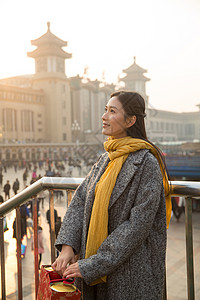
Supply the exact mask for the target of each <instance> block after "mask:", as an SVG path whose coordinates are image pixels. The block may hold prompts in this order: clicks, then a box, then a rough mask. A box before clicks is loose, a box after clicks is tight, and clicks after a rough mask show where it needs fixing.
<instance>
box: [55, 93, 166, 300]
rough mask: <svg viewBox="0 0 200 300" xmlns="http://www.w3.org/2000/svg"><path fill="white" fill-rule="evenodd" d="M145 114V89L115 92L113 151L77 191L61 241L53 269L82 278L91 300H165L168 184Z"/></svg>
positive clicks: (107, 129)
mask: <svg viewBox="0 0 200 300" xmlns="http://www.w3.org/2000/svg"><path fill="white" fill-rule="evenodd" d="M144 117H145V101H144V99H143V98H142V97H141V96H140V95H139V94H138V93H133V92H126V91H120V92H115V93H113V94H112V95H111V98H110V100H109V101H108V103H107V105H106V108H105V113H104V115H103V116H102V120H103V130H102V133H103V134H104V135H107V136H109V138H108V139H107V141H106V142H105V143H104V147H105V150H106V151H107V152H106V153H104V154H103V155H102V156H101V157H100V158H99V160H98V161H97V163H96V164H95V165H94V166H93V168H92V169H91V171H90V173H89V174H88V176H87V177H86V178H85V180H84V181H83V183H82V184H81V185H80V186H79V188H78V189H77V190H76V192H75V195H74V197H73V200H72V202H71V204H70V207H69V209H68V211H67V213H66V215H65V217H64V220H63V224H62V227H61V230H60V233H59V235H58V238H57V241H56V247H57V249H58V250H59V251H61V253H60V255H59V257H58V258H57V259H56V261H55V262H54V263H53V264H52V267H53V268H54V270H55V271H57V272H58V273H60V274H61V275H62V276H64V277H65V276H66V277H67V278H69V277H76V278H77V281H76V282H77V286H78V287H79V288H80V289H81V291H82V295H83V299H86V300H92V299H98V300H100V299H102V300H105V299H108V300H109V299H110V300H114V299H115V300H118V299H120V300H123V299H124V300H127V299H139V300H146V299H151V300H153V299H156V300H157V299H162V294H163V286H164V270H165V252H166V207H167V225H168V224H169V220H170V216H171V207H170V200H169V199H168V198H166V200H165V195H164V188H163V183H164V186H165V188H166V195H167V194H168V193H169V186H168V180H167V175H166V172H165V168H164V164H163V161H162V156H161V154H160V152H159V151H158V149H157V148H156V147H155V146H153V145H152V144H151V143H149V142H147V136H146V131H145V124H144ZM77 254H79V260H78V261H77V262H76V257H75V256H76V255H77ZM68 263H69V265H68Z"/></svg>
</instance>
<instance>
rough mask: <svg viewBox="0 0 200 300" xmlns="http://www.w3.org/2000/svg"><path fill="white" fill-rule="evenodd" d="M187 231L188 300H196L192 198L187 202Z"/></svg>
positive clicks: (187, 199)
mask: <svg viewBox="0 0 200 300" xmlns="http://www.w3.org/2000/svg"><path fill="white" fill-rule="evenodd" d="M185 202H186V203H185V231H186V257H187V288H188V300H194V299H195V295H194V267H193V238H192V198H189V197H187V198H186V201H185Z"/></svg>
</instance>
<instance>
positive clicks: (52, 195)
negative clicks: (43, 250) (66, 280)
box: [49, 190, 56, 263]
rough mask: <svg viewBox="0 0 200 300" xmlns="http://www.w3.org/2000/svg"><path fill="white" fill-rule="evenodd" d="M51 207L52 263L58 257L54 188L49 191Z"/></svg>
mask: <svg viewBox="0 0 200 300" xmlns="http://www.w3.org/2000/svg"><path fill="white" fill-rule="evenodd" d="M49 209H50V233H51V263H53V262H54V261H55V259H56V255H55V247H54V245H55V241H56V234H55V217H54V193H53V190H50V191H49Z"/></svg>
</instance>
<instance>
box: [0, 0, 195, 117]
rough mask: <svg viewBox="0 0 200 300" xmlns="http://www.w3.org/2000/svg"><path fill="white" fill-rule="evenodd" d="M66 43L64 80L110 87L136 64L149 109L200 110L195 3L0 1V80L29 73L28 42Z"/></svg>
mask: <svg viewBox="0 0 200 300" xmlns="http://www.w3.org/2000/svg"><path fill="white" fill-rule="evenodd" d="M48 21H49V22H50V23H51V31H52V33H54V34H55V35H57V36H58V37H59V38H61V39H63V40H65V41H68V42H69V44H68V47H66V48H64V50H65V51H68V52H70V53H72V55H73V57H72V59H70V60H67V61H66V75H67V76H74V75H77V74H80V75H82V74H83V71H84V67H85V66H88V67H89V69H88V74H89V77H90V78H91V79H96V78H97V79H101V78H102V73H103V72H105V79H106V81H107V82H108V83H111V82H113V83H116V82H117V77H118V75H121V76H122V70H123V69H126V68H127V67H129V66H130V65H131V64H132V63H133V57H134V56H136V62H137V64H139V65H140V66H141V67H142V68H144V69H147V70H148V73H147V74H145V75H146V76H147V77H149V78H150V79H151V81H149V82H148V83H147V94H148V95H149V101H150V104H151V105H152V106H153V107H155V108H158V109H163V110H170V111H176V112H183V111H197V107H196V104H200V1H199V0H137V1H135V0H123V1H117V0H101V1H97V0H84V1H82V0H71V1H69V0H56V1H55V0H32V1H29V0H21V1H20V0H18V1H17V0H0V41H1V47H0V78H4V77H9V76H15V75H24V74H32V73H34V71H35V69H34V59H32V58H28V57H27V54H26V53H27V52H28V51H32V50H34V49H35V47H34V46H31V42H30V40H33V39H36V38H38V37H40V36H41V35H43V34H44V33H45V32H46V31H47V25H46V23H47V22H48Z"/></svg>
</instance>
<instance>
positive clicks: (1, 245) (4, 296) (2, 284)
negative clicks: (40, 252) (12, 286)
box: [0, 218, 6, 300]
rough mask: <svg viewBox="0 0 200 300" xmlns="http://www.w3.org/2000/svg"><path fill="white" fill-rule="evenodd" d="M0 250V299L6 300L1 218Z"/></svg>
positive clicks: (0, 224) (1, 222)
mask: <svg viewBox="0 0 200 300" xmlns="http://www.w3.org/2000/svg"><path fill="white" fill-rule="evenodd" d="M0 250H1V299H2V300H6V276H5V253H4V226H3V218H0Z"/></svg>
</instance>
